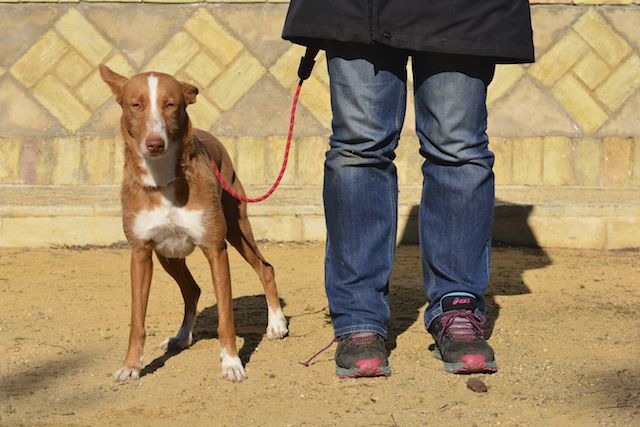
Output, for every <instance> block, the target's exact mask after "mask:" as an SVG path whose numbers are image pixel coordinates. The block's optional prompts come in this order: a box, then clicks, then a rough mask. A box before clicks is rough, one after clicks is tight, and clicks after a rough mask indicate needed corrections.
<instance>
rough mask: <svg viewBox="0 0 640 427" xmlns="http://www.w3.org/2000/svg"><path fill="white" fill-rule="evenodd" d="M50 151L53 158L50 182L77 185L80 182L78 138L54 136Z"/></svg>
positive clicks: (79, 147) (79, 145)
mask: <svg viewBox="0 0 640 427" xmlns="http://www.w3.org/2000/svg"><path fill="white" fill-rule="evenodd" d="M51 153H52V154H53V156H54V158H53V159H50V161H52V162H53V164H54V166H53V174H52V176H51V183H52V184H53V185H77V184H80V183H81V181H82V179H81V172H80V161H81V160H80V159H81V144H80V139H79V138H56V139H54V140H53V141H52V144H51Z"/></svg>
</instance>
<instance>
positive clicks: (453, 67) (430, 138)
mask: <svg viewBox="0 0 640 427" xmlns="http://www.w3.org/2000/svg"><path fill="white" fill-rule="evenodd" d="M413 68H414V80H415V108H416V131H417V134H418V137H419V139H420V145H421V154H422V155H423V156H424V157H425V161H424V163H423V166H422V172H423V175H424V183H423V191H422V201H421V206H420V245H421V251H422V262H423V270H424V290H425V294H426V296H427V298H428V300H429V305H428V307H427V310H426V311H425V319H424V321H425V326H426V327H427V328H428V329H429V330H430V331H431V332H432V333H433V332H434V330H435V329H438V328H439V327H440V326H441V324H440V323H438V324H437V325H435V326H434V325H432V324H433V323H434V320H435V319H437V318H438V319H440V318H441V317H442V315H443V312H446V311H450V310H454V309H460V310H463V311H465V310H466V311H467V312H471V314H472V315H474V316H472V317H470V319H471V320H470V321H465V322H466V323H465V325H461V324H458V323H456V326H455V327H454V328H453V329H452V330H451V331H454V332H456V331H461V330H462V329H465V328H470V329H466V330H465V331H462V332H463V333H462V335H461V336H464V337H465V339H467V338H469V337H471V335H473V333H471V332H469V331H471V330H472V329H473V330H474V331H475V330H476V329H477V331H476V332H478V331H480V332H481V329H482V327H481V325H482V321H483V319H484V292H485V290H486V288H487V286H488V283H489V258H490V252H491V230H492V225H493V209H494V176H493V171H492V167H493V161H494V156H493V153H491V151H489V148H488V143H489V141H488V137H487V134H486V127H487V109H486V91H487V86H488V84H489V83H490V82H491V79H492V78H493V71H494V64H493V63H492V62H490V60H488V59H484V58H481V57H471V56H460V55H444V54H429V53H422V54H416V55H415V56H414V57H413ZM456 304H458V306H457V307H456ZM475 319H477V320H478V322H477V323H476V322H475ZM467 320H468V319H467ZM474 325H475V326H474ZM448 326H450V325H448ZM448 326H447V327H448ZM476 326H478V327H477V328H476ZM434 328H435V329H434ZM474 328H475V329H474ZM440 329H442V328H440ZM440 329H438V334H436V335H440V332H442V331H441V330H440ZM447 333H448V332H447ZM476 335H477V334H476ZM436 342H437V343H439V341H438V340H436ZM484 345H485V346H487V348H488V345H486V343H484ZM489 349H490V348H489ZM440 350H441V351H442V350H443V349H442V348H441V349H440ZM466 350H467V349H465V350H464V351H466ZM463 356H464V355H463ZM483 357H485V359H487V361H488V362H489V359H491V360H492V359H493V353H492V352H491V354H489V350H487V354H486V355H485V356H483ZM492 363H494V364H495V362H492Z"/></svg>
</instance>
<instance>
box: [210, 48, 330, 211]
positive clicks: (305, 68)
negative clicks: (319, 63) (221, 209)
mask: <svg viewBox="0 0 640 427" xmlns="http://www.w3.org/2000/svg"><path fill="white" fill-rule="evenodd" d="M317 53H318V49H312V48H307V52H306V53H305V55H304V57H302V60H301V61H300V67H299V68H298V77H300V81H299V82H298V87H297V88H296V93H295V95H294V96H293V103H292V104H291V119H290V121H289V134H288V135H287V145H286V147H285V149H284V160H283V161H282V167H281V168H280V173H279V174H278V178H276V181H275V182H274V183H273V185H272V186H271V188H270V189H269V191H267V192H266V193H265V194H263V195H262V196H260V197H256V198H249V197H245V196H242V195H240V194H238V193H236V192H235V191H233V190H232V189H231V187H230V186H229V184H227V183H226V182H225V180H224V179H223V178H222V175H221V174H220V171H219V170H218V167H217V166H216V164H215V163H214V161H213V160H212V159H209V163H211V167H212V168H213V173H215V174H216V177H217V178H218V181H220V185H222V188H224V190H225V191H226V192H227V193H229V194H230V195H231V196H233V197H234V198H236V199H238V200H240V201H243V202H248V203H255V202H261V201H263V200H264V199H266V198H267V197H269V196H271V195H272V194H273V192H274V191H276V188H277V187H278V185H279V184H280V181H281V180H282V177H283V176H284V171H285V170H286V169H287V162H288V161H289V149H290V148H291V139H292V138H293V123H294V121H295V118H296V107H297V106H298V97H299V96H300V89H301V88H302V82H304V81H305V80H306V79H307V78H308V77H309V75H311V70H312V68H313V65H314V64H315V61H314V60H313V59H314V58H315V56H316V55H317Z"/></svg>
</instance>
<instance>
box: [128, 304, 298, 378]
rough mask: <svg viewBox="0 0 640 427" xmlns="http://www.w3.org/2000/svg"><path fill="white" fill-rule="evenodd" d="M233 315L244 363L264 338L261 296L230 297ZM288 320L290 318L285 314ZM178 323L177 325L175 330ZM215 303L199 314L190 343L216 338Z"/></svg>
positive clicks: (159, 363) (157, 363)
mask: <svg viewBox="0 0 640 427" xmlns="http://www.w3.org/2000/svg"><path fill="white" fill-rule="evenodd" d="M280 305H281V306H282V308H283V309H284V307H285V305H286V304H285V302H284V300H283V299H280ZM233 317H234V320H235V326H236V335H237V336H238V337H240V338H242V339H243V341H244V344H243V345H242V347H241V348H240V349H239V350H238V356H239V357H240V360H241V361H242V364H243V365H244V366H246V365H247V363H249V361H250V360H251V356H252V355H253V353H254V352H255V350H256V348H258V346H259V345H260V342H262V339H263V338H265V337H266V335H265V332H266V330H267V323H268V312H267V303H266V301H265V298H264V295H250V296H243V297H239V298H234V300H233ZM287 322H289V318H288V317H287ZM178 326H179V325H176V330H177V327H178ZM217 328H218V306H217V305H216V304H214V305H212V306H209V307H205V308H204V309H203V310H202V311H200V312H199V313H198V316H197V317H196V324H195V326H194V328H193V343H192V344H191V345H192V346H193V345H195V344H196V343H197V342H198V341H201V340H210V339H215V338H218V333H217ZM185 350H187V349H184V350H175V351H167V352H166V353H164V354H163V355H161V356H159V357H157V358H155V359H154V360H153V361H152V362H151V363H149V364H148V365H146V366H145V367H144V368H143V369H142V371H141V372H140V376H141V377H142V376H145V375H149V374H152V373H154V372H155V371H157V370H158V369H160V368H162V367H163V366H164V365H165V363H166V362H167V360H169V359H171V358H172V357H174V356H177V355H178V354H180V353H182V352H183V351H185Z"/></svg>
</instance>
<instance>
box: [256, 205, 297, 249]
mask: <svg viewBox="0 0 640 427" xmlns="http://www.w3.org/2000/svg"><path fill="white" fill-rule="evenodd" d="M251 204H255V203H250V205H251ZM251 209H252V207H251V206H249V207H248V211H249V217H250V218H251V228H252V229H253V234H254V236H255V237H256V239H258V240H272V241H275V242H300V241H302V218H300V217H296V216H294V215H293V214H291V215H290V216H285V215H282V214H276V215H273V216H257V215H252V214H251Z"/></svg>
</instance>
